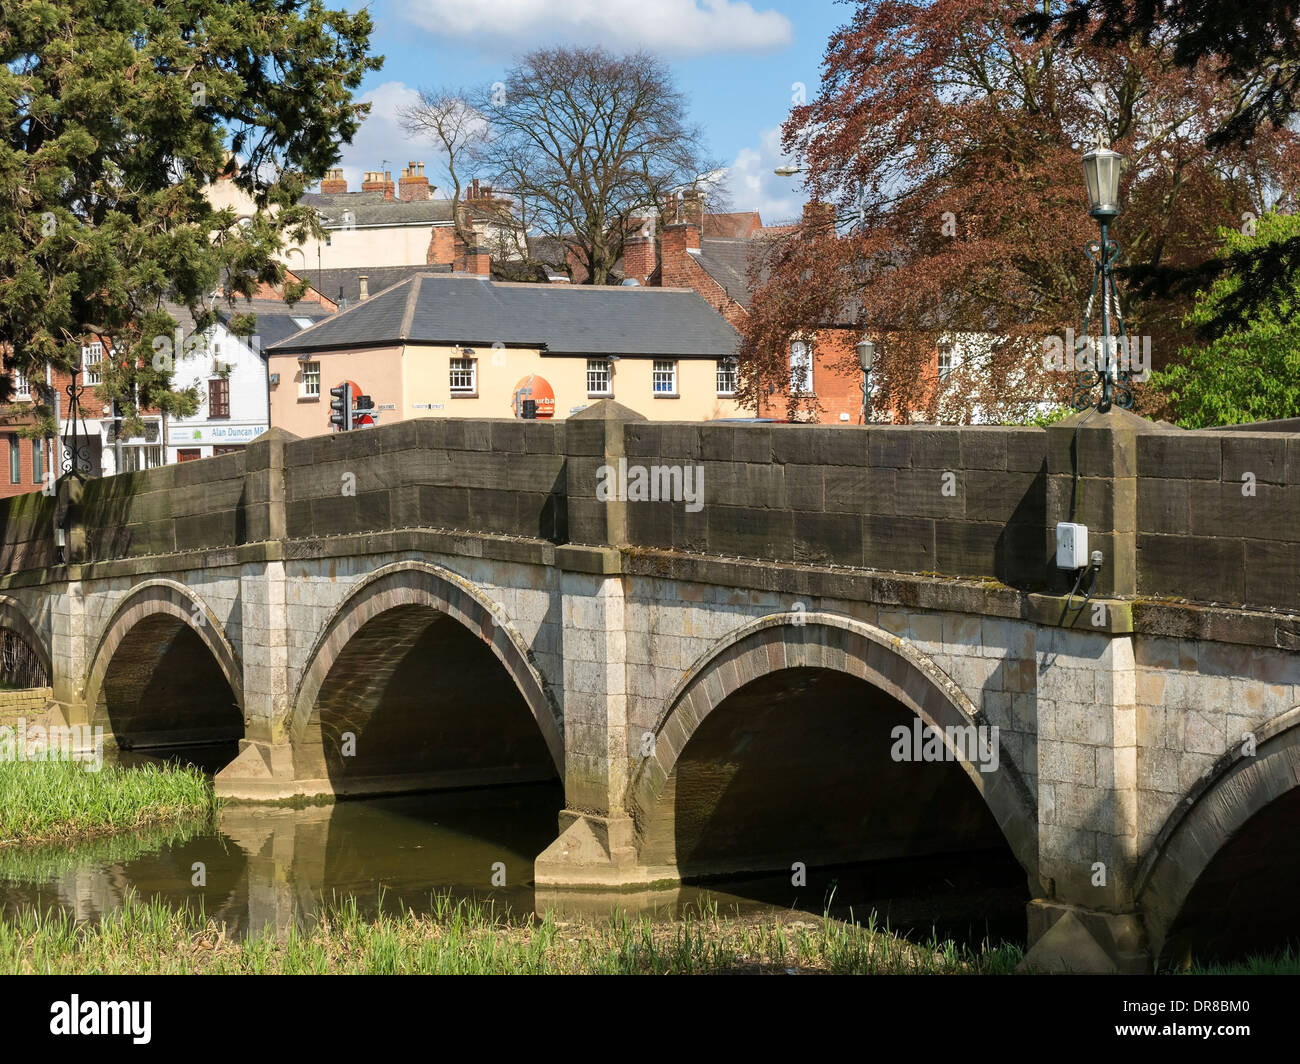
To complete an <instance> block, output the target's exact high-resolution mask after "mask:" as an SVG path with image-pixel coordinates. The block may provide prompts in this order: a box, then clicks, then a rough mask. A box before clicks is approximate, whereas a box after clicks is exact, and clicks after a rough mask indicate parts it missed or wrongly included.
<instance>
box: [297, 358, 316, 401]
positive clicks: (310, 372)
mask: <svg viewBox="0 0 1300 1064" xmlns="http://www.w3.org/2000/svg"><path fill="white" fill-rule="evenodd" d="M312 367H315V368H314V369H313V368H312ZM298 394H299V395H301V396H302V397H303V398H304V399H319V398H320V363H319V362H304V363H303V364H302V389H301V391H300V392H299V393H298Z"/></svg>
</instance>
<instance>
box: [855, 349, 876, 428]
mask: <svg viewBox="0 0 1300 1064" xmlns="http://www.w3.org/2000/svg"><path fill="white" fill-rule="evenodd" d="M853 350H855V351H856V352H857V353H858V365H860V366H861V367H862V423H863V424H864V425H867V424H870V423H871V392H870V388H871V367H872V366H873V365H875V363H876V345H875V344H873V343H872V342H871V341H870V340H867V339H865V338H864V339H862V340H859V341H858V342H857V343H856V344H854V345H853Z"/></svg>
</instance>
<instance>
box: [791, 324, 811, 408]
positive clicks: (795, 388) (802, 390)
mask: <svg viewBox="0 0 1300 1064" xmlns="http://www.w3.org/2000/svg"><path fill="white" fill-rule="evenodd" d="M796 346H797V347H800V348H802V349H803V356H802V358H801V359H800V362H802V364H803V365H804V366H806V367H807V370H808V372H807V375H806V376H805V377H804V379H803V381H802V382H796V379H795V371H796V364H795V347H796ZM790 394H791V395H816V394H817V392H816V389H815V388H814V387H813V349H812V343H811V341H809V340H804V339H801V338H799V337H796V338H795V339H793V340H791V341H790Z"/></svg>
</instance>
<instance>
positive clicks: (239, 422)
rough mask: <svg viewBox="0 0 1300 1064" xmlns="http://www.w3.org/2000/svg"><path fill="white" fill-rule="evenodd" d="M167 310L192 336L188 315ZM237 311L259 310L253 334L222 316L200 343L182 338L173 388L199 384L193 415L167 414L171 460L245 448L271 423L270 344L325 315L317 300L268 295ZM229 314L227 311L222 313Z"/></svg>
mask: <svg viewBox="0 0 1300 1064" xmlns="http://www.w3.org/2000/svg"><path fill="white" fill-rule="evenodd" d="M168 309H169V310H170V311H171V314H172V316H173V317H175V318H176V320H177V321H178V322H180V323H181V327H182V332H183V334H184V338H185V340H186V341H188V340H189V337H190V336H191V335H192V332H193V322H192V319H191V318H190V316H189V314H188V313H187V312H186V311H185V310H184V309H183V308H179V307H169V308H168ZM236 310H237V312H238V313H240V314H256V315H257V332H256V334H255V335H253V336H249V337H240V336H236V335H235V334H234V333H232V332H231V331H230V329H229V328H228V327H227V325H226V324H225V322H224V321H222V322H218V323H217V324H215V325H213V326H211V327H209V328H208V329H207V331H206V332H205V333H204V334H203V338H202V339H203V342H202V343H189V342H186V343H183V344H182V348H181V350H180V351H178V352H177V353H176V355H175V369H174V372H173V377H172V380H173V387H175V388H178V389H179V388H187V387H191V386H192V387H195V388H197V389H198V392H199V407H198V410H196V411H195V413H194V415H193V416H192V417H186V418H178V417H171V416H169V417H168V418H167V424H166V432H165V435H166V443H165V445H163V444H162V442H161V441H159V446H160V448H161V447H163V446H165V450H166V461H167V462H189V461H193V460H194V459H197V458H211V457H213V456H215V455H221V454H229V453H231V452H232V451H242V450H243V449H244V448H245V447H246V446H248V444H249V443H251V442H252V441H253V440H255V439H256V438H257V437H258V436H260V435H261V434H262V433H264V432H265V431H266V430H267V429H268V428H269V427H270V398H269V395H270V393H269V390H268V387H269V386H268V380H267V369H266V355H265V353H264V352H265V349H266V347H267V346H268V345H270V344H273V343H275V342H277V341H279V340H284V339H287V338H288V337H290V336H292V335H294V334H295V333H297V332H299V331H301V330H302V329H305V328H307V327H308V326H309V325H313V324H315V323H316V322H318V321H320V320H321V319H322V318H324V317H326V314H325V313H324V312H323V311H322V309H321V307H320V305H319V304H317V303H301V304H299V305H298V306H296V307H290V306H287V305H286V304H284V303H282V302H279V301H277V300H268V299H254V300H252V301H251V302H245V301H242V300H241V301H240V302H239V304H238V306H237V308H236ZM229 316H230V314H229V313H223V318H226V319H228V318H229ZM187 323H188V326H189V327H188V329H187V328H186V325H187ZM147 425H148V419H146V426H147ZM132 442H134V441H132ZM140 442H142V443H146V445H147V441H140ZM128 468H130V467H129V466H128Z"/></svg>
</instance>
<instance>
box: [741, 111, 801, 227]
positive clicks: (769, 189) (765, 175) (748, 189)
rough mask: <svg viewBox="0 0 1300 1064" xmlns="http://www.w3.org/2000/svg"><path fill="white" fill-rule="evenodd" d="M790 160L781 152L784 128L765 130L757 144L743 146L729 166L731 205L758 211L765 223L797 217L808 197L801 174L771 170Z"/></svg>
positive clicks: (780, 221)
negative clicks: (755, 145) (790, 174)
mask: <svg viewBox="0 0 1300 1064" xmlns="http://www.w3.org/2000/svg"><path fill="white" fill-rule="evenodd" d="M789 161H790V160H789V159H787V158H786V157H785V156H784V155H782V154H781V130H780V129H779V128H776V127H773V128H772V129H767V130H764V131H763V132H762V134H761V135H760V136H759V141H758V147H757V148H741V149H740V151H739V152H737V154H736V158H735V160H734V161H733V162H732V164H731V166H729V167H728V168H727V191H728V193H729V198H730V200H731V203H732V209H733V210H737V211H758V212H759V214H760V215H762V218H763V224H764V225H780V224H781V223H783V222H794V221H798V220H799V216H800V214H801V213H802V211H803V203H804V200H805V199H806V196H805V194H804V191H803V183H802V180H801V179H800V175H798V174H795V175H794V176H793V177H777V176H776V174H774V173H772V171H773V170H774V169H776V168H777V167H778V166H781V165H782V164H784V163H788V162H789Z"/></svg>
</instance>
